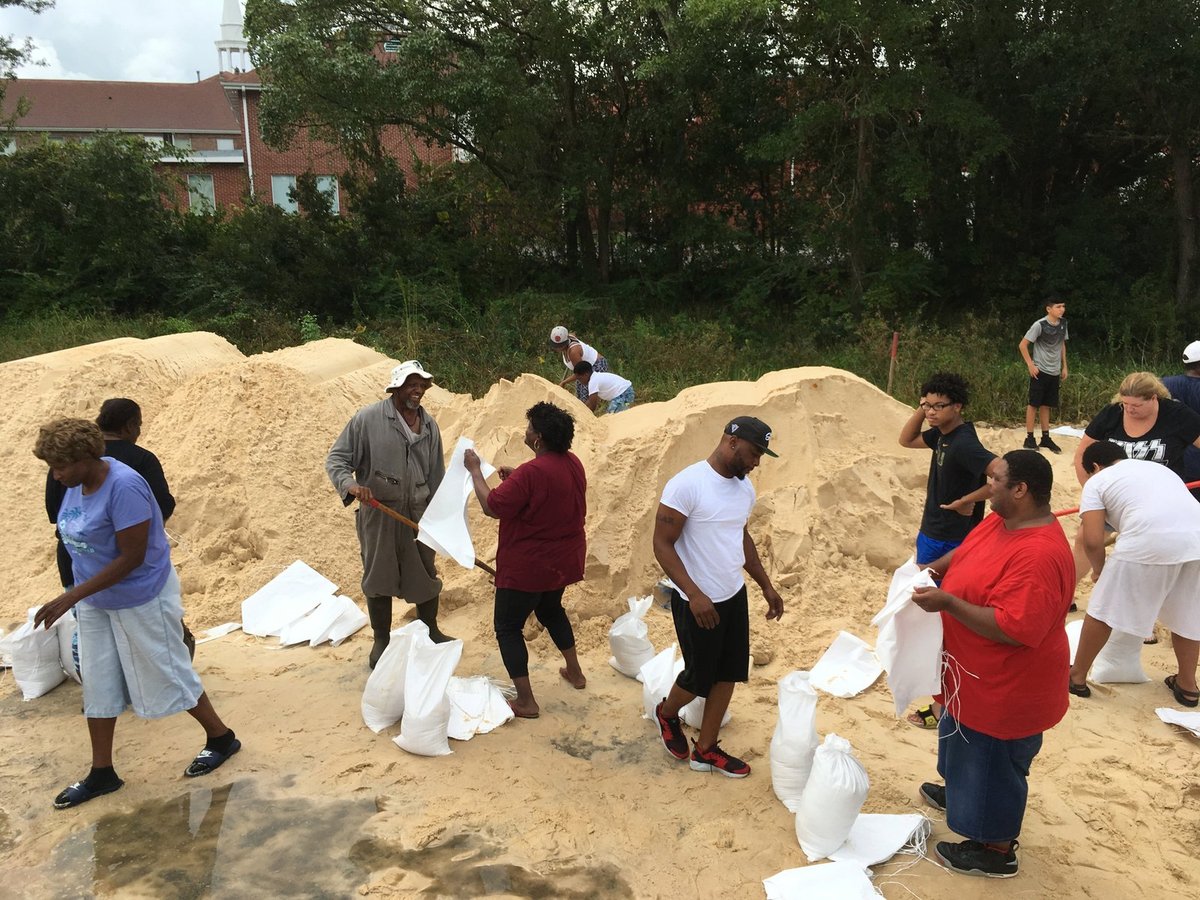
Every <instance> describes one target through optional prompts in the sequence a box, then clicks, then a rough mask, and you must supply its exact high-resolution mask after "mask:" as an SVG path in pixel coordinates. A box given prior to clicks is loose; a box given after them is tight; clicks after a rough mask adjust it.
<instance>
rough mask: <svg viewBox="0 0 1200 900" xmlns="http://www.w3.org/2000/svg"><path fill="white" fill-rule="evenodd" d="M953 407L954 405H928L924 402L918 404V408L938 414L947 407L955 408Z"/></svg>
mask: <svg viewBox="0 0 1200 900" xmlns="http://www.w3.org/2000/svg"><path fill="white" fill-rule="evenodd" d="M953 405H954V404H953V403H926V402H925V401H924V400H922V401H921V402H920V403H918V404H917V406H919V407H920V408H921V409H925V410H929V409H932V410H936V411H937V412H941V411H942V410H943V409H945V408H946V407H947V406H953Z"/></svg>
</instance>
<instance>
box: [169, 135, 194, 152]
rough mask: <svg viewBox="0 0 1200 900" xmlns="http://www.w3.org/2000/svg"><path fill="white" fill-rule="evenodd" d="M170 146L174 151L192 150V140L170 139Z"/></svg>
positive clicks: (183, 138) (182, 138)
mask: <svg viewBox="0 0 1200 900" xmlns="http://www.w3.org/2000/svg"><path fill="white" fill-rule="evenodd" d="M171 144H172V145H173V146H174V147H175V149H176V150H191V149H192V139H191V138H185V137H172V138H171Z"/></svg>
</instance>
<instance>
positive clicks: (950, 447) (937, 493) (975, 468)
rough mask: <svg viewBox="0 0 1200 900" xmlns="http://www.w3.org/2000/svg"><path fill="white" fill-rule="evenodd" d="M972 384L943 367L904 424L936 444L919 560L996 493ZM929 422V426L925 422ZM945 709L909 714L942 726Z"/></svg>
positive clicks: (942, 545) (903, 434) (947, 542)
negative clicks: (967, 417)
mask: <svg viewBox="0 0 1200 900" xmlns="http://www.w3.org/2000/svg"><path fill="white" fill-rule="evenodd" d="M967 399H968V387H967V383H966V381H964V380H963V378H962V376H961V375H955V374H953V373H949V372H939V373H938V374H936V375H934V376H933V377H931V378H930V379H929V380H928V381H926V382H925V384H924V385H922V386H921V402H920V403H919V404H918V406H917V408H916V409H915V410H913V414H912V416H910V417H909V419H908V421H907V422H905V423H904V427H903V428H902V429H900V444H901V446H903V447H908V448H910V449H913V450H932V451H933V454H932V457H931V458H930V460H929V482H928V486H927V488H926V490H925V511H924V513H923V514H922V516H921V528H920V531H918V532H917V542H916V561H917V565H921V566H925V565H928V566H930V567H931V568H933V569H934V577H940V576H941V573H942V572H944V571H945V565H944V564H942V565H941V566H940V567H939V566H938V565H937V563H938V562H939V560H941V559H942V558H943V557H945V556H946V554H948V553H951V552H952V551H953V550H954V549H955V548H956V547H957V546H958V545H959V544H961V543H962V542H963V539H964V538H965V537H966V536H967V533H968V532H969V531H970V530H971V529H972V528H974V527H975V526H976V525H977V524H978V523H979V521H980V520H981V519H982V518H983V512H984V503H983V501H985V500H987V499H988V498H989V497H990V496H991V495H992V488H991V485H990V484H989V483H988V480H987V479H988V476H989V475H991V474H992V472H993V469H994V468H995V467H996V464H997V457H996V454H994V453H992V452H990V451H989V450H988V449H987V448H985V447H984V446H983V444H981V443H980V442H979V437H978V436H977V435H976V434H975V426H974V425H973V424H971V423H970V422H967V421H964V420H963V416H962V411H963V407H965V406H966V405H967ZM924 424H928V425H929V427H928V428H926V429H925V430H924V431H922V430H921V426H922V425H924ZM940 714H941V709H940V706H939V705H938V704H930V705H929V706H923V707H921V708H919V709H918V710H917V711H916V712H915V713H912V714H911V715H910V716H909V717H908V720H909V721H910V722H912V723H913V724H914V725H921V726H922V727H925V728H934V727H936V726H937V719H938V716H939V715H940Z"/></svg>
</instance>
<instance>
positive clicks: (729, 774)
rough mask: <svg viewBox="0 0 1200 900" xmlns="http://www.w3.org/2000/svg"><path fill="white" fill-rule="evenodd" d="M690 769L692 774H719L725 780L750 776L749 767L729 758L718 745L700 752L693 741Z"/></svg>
mask: <svg viewBox="0 0 1200 900" xmlns="http://www.w3.org/2000/svg"><path fill="white" fill-rule="evenodd" d="M691 767H692V771H693V772H720V773H721V774H722V775H724V776H725V777H726V778H745V777H746V776H747V775H749V774H750V766H748V765H747V764H746V763H744V762H742V761H741V760H740V759H738V758H737V757H736V756H730V755H729V754H728V753H726V752H725V751H724V750H722V749H721V745H720V744H713V745H712V746H711V747H709V748H708V749H707V750H701V749H700V746H699V745H698V744H697V743H696V742H695V741H692V760H691Z"/></svg>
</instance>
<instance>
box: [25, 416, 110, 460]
mask: <svg viewBox="0 0 1200 900" xmlns="http://www.w3.org/2000/svg"><path fill="white" fill-rule="evenodd" d="M33 455H34V456H36V457H37V458H38V459H40V460H42V461H44V462H47V463H49V464H50V465H51V466H55V465H70V464H71V463H76V462H80V461H81V460H85V459H99V458H100V457H101V456H103V455H104V435H103V434H101V433H100V426H99V425H97V424H96V423H95V422H89V421H88V420H87V419H55V420H54V421H53V422H47V423H46V424H45V425H43V426H42V427H41V428H40V429H38V436H37V442H36V443H35V444H34V445H33Z"/></svg>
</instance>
